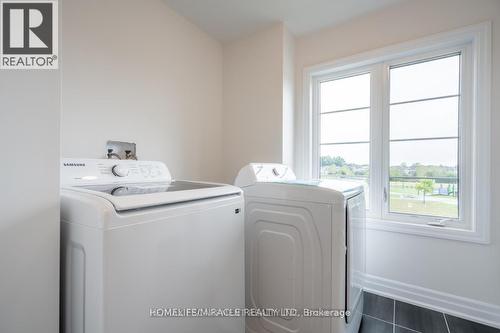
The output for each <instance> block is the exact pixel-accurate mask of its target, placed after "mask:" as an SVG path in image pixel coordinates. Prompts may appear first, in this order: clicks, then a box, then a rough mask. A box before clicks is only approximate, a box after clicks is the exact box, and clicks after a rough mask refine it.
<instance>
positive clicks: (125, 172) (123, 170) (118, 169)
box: [111, 164, 129, 177]
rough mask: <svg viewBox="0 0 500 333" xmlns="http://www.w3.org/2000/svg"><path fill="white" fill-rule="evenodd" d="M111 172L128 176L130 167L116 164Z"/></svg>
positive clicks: (120, 175) (119, 175) (118, 175)
mask: <svg viewBox="0 0 500 333" xmlns="http://www.w3.org/2000/svg"><path fill="white" fill-rule="evenodd" d="M111 172H112V173H113V175H115V176H117V177H126V176H128V173H129V169H128V168H126V167H124V166H122V165H118V164H116V165H114V166H113V167H112V168H111Z"/></svg>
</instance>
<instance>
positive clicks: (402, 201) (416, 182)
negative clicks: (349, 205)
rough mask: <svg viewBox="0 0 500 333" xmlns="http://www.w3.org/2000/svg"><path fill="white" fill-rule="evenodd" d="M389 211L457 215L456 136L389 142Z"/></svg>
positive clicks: (444, 215) (445, 215) (440, 215)
mask: <svg viewBox="0 0 500 333" xmlns="http://www.w3.org/2000/svg"><path fill="white" fill-rule="evenodd" d="M389 172H390V188H389V192H390V193H389V194H390V200H389V211H390V212H394V213H403V214H417V215H431V216H439V217H449V218H457V217H458V139H446V140H423V141H404V142H391V144H390V171H389Z"/></svg>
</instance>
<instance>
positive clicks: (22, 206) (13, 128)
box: [0, 70, 60, 333]
mask: <svg viewBox="0 0 500 333" xmlns="http://www.w3.org/2000/svg"><path fill="white" fill-rule="evenodd" d="M59 83H60V82H59V71H58V70H1V71H0V142H2V143H3V144H2V153H1V157H0V163H1V167H0V184H1V186H2V189H1V191H0V264H1V267H0V332H2V333H3V332H6V333H25V332H39V333H54V332H58V326H59V116H60V113H59V112H60V110H59V98H60V96H59V88H60V86H59Z"/></svg>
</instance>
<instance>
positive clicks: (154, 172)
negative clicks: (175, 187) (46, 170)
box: [61, 159, 172, 186]
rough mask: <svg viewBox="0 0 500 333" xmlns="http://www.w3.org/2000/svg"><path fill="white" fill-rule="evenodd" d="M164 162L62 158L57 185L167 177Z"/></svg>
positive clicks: (167, 178)
mask: <svg viewBox="0 0 500 333" xmlns="http://www.w3.org/2000/svg"><path fill="white" fill-rule="evenodd" d="M171 180H172V176H171V175H170V172H169V170H168V168H167V166H166V165H165V164H164V163H162V162H159V161H135V160H115V159H63V160H62V161H61V185H62V186H78V185H93V184H95V185H98V184H114V183H120V182H123V183H141V182H164V181H171Z"/></svg>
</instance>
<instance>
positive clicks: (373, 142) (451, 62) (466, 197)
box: [302, 24, 491, 242]
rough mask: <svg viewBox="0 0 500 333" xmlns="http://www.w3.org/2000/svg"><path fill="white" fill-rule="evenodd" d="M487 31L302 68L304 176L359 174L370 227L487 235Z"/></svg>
mask: <svg viewBox="0 0 500 333" xmlns="http://www.w3.org/2000/svg"><path fill="white" fill-rule="evenodd" d="M489 31H490V26H489V25H488V24H484V25H479V26H476V27H471V28H470V29H464V30H463V31H460V32H451V33H448V34H442V35H438V36H433V37H430V38H428V39H423V40H419V41H416V42H415V43H405V44H404V45H402V46H400V47H397V46H395V47H390V48H388V49H387V50H377V51H374V52H372V53H368V54H365V55H361V56H356V57H353V58H352V59H345V60H341V61H339V62H337V63H336V64H326V65H320V66H316V67H312V68H309V69H307V70H306V76H305V77H306V82H305V89H304V92H305V94H308V95H306V98H305V104H304V105H305V110H306V112H307V113H309V114H310V118H309V116H307V113H306V115H305V117H304V123H303V124H302V128H303V131H304V138H305V140H304V141H305V145H304V146H303V147H302V149H303V155H302V156H304V161H305V162H304V163H303V168H304V171H303V173H304V175H305V176H310V177H314V178H318V177H320V178H323V179H332V178H340V179H348V180H354V181H358V182H360V183H362V184H363V185H364V187H365V192H366V194H367V195H366V198H367V216H368V217H369V219H370V224H371V225H372V227H374V228H380V229H384V230H393V231H398V232H400V231H401V232H410V233H416V234H421V235H429V236H436V237H444V238H452V239H460V240H472V241H477V242H486V241H487V237H488V233H487V230H488V223H489V204H488V202H489V190H488V189H489V187H488V186H489V180H488V176H489V171H488V170H489V121H488V119H489V93H488V92H489V81H488V78H489V54H490V53H491V51H490V45H489V42H488V41H489V39H488V37H487V36H488V34H489ZM450 40H451V41H450ZM308 119H309V120H310V123H309V124H308V123H307V121H308ZM308 140H309V141H308ZM307 142H309V143H310V146H308V145H307ZM308 147H310V148H308ZM479 170H483V171H484V172H486V173H478V172H479ZM485 189H486V191H485ZM485 200H486V202H484V201H485ZM480 207H481V209H480Z"/></svg>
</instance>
